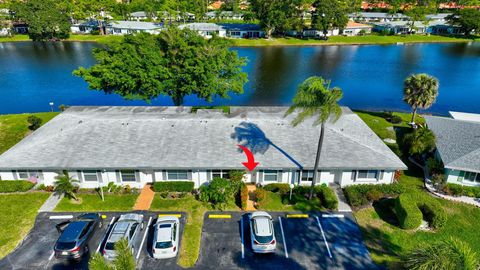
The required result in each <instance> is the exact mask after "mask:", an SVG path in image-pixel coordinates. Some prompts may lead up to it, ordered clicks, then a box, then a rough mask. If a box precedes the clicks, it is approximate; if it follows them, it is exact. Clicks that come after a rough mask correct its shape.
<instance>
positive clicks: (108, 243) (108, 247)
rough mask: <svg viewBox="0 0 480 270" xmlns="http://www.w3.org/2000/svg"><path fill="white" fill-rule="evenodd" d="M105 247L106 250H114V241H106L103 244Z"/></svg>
mask: <svg viewBox="0 0 480 270" xmlns="http://www.w3.org/2000/svg"><path fill="white" fill-rule="evenodd" d="M105 249H106V250H115V243H114V242H107V244H105Z"/></svg>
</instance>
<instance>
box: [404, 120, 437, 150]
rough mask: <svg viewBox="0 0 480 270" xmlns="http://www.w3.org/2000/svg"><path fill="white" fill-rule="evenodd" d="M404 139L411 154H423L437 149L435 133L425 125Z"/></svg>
mask: <svg viewBox="0 0 480 270" xmlns="http://www.w3.org/2000/svg"><path fill="white" fill-rule="evenodd" d="M404 140H405V145H407V146H408V153H409V154H410V155H421V154H424V153H427V152H431V151H433V149H435V134H433V132H432V131H431V130H430V129H428V128H427V127H426V126H423V125H421V126H420V127H419V128H417V129H416V130H414V131H413V132H412V133H409V134H407V135H405V138H404Z"/></svg>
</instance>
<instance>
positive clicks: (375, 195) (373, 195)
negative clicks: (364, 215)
mask: <svg viewBox="0 0 480 270" xmlns="http://www.w3.org/2000/svg"><path fill="white" fill-rule="evenodd" d="M366 195H367V199H368V200H369V201H371V202H374V201H378V200H380V199H381V198H383V193H382V192H381V191H380V190H378V189H371V190H369V191H367V194H366Z"/></svg>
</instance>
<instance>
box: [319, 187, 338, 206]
mask: <svg viewBox="0 0 480 270" xmlns="http://www.w3.org/2000/svg"><path fill="white" fill-rule="evenodd" d="M317 196H318V197H319V198H320V200H322V206H323V207H325V208H327V209H332V210H334V209H337V207H338V199H337V195H335V192H334V191H333V190H332V189H331V188H329V187H328V186H326V185H325V184H323V185H321V186H320V192H319V193H317Z"/></svg>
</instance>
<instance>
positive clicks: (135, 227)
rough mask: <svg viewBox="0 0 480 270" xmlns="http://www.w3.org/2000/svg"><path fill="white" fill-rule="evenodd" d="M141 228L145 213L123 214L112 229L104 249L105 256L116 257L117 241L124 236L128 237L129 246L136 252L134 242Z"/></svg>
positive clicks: (108, 258)
mask: <svg viewBox="0 0 480 270" xmlns="http://www.w3.org/2000/svg"><path fill="white" fill-rule="evenodd" d="M141 230H143V215H140V214H125V215H121V216H120V218H119V219H118V221H117V222H115V224H113V227H112V229H111V230H110V234H109V235H108V238H107V241H106V243H105V248H104V249H103V256H104V257H105V258H106V259H107V260H112V259H113V258H115V243H117V242H118V241H119V240H120V239H122V238H125V239H127V241H128V246H129V247H130V248H131V249H132V253H133V254H135V246H134V242H135V239H136V238H137V235H139V234H140V231H141Z"/></svg>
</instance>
